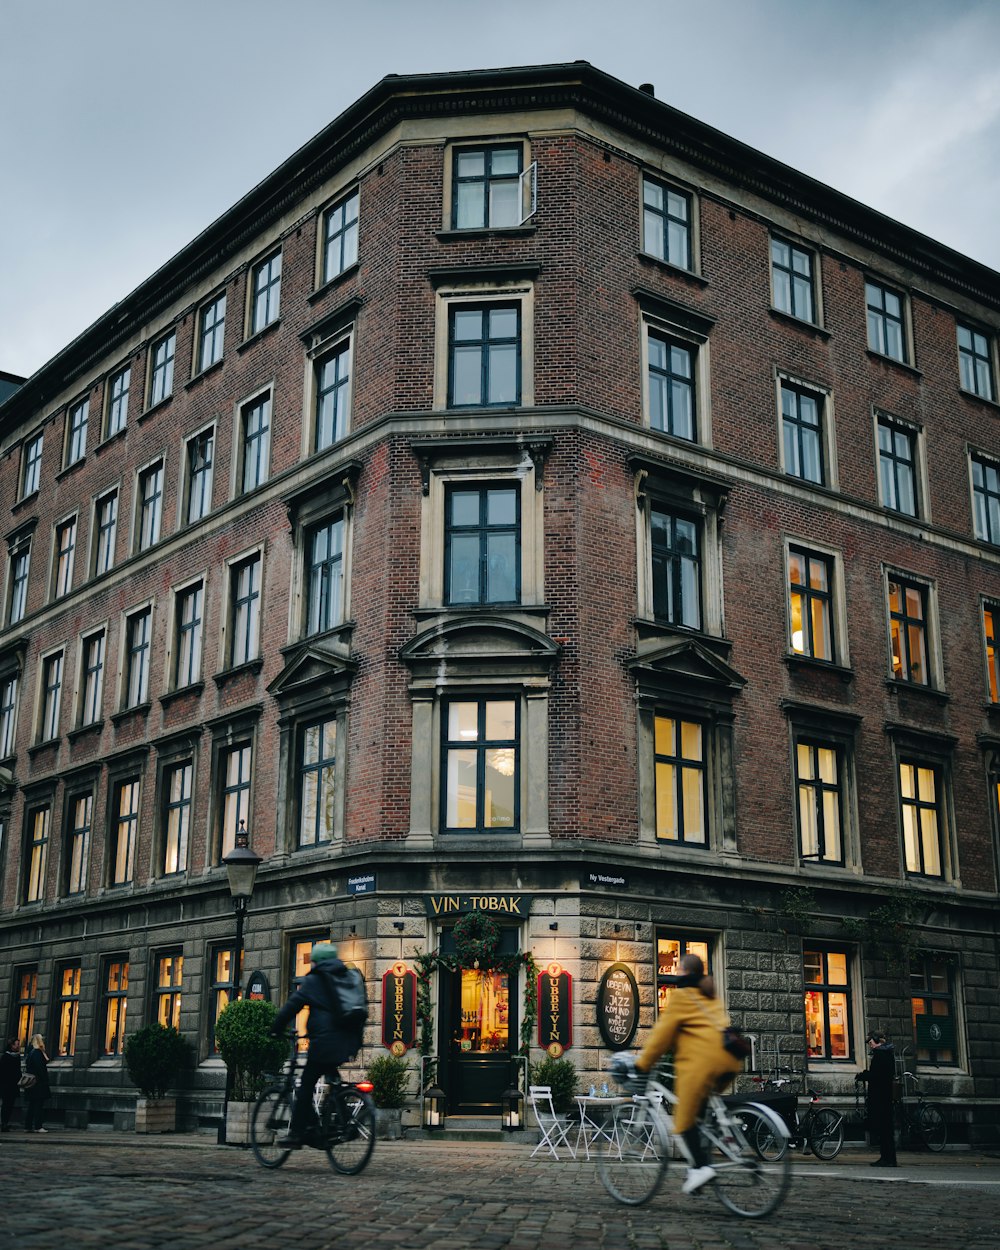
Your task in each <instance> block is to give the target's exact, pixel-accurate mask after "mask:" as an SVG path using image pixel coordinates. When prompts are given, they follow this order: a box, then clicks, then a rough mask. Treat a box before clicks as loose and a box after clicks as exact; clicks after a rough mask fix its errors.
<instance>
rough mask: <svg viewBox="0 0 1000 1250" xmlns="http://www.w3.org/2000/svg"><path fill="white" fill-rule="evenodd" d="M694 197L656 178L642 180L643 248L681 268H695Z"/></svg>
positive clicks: (650, 253) (651, 254)
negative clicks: (693, 244) (693, 256)
mask: <svg viewBox="0 0 1000 1250" xmlns="http://www.w3.org/2000/svg"><path fill="white" fill-rule="evenodd" d="M691 223H692V199H691V196H690V195H689V194H688V193H687V192H686V191H681V190H680V189H679V188H677V187H672V186H668V185H667V184H666V183H663V182H658V181H657V180H656V179H654V178H648V177H644V178H643V180H642V250H643V251H644V252H647V253H648V254H649V255H650V256H655V257H657V258H658V259H659V260H665V261H667V262H668V263H669V264H671V265H676V266H677V267H678V268H679V269H691V268H692V260H691V257H692V252H693V248H692V238H691V234H692V225H691Z"/></svg>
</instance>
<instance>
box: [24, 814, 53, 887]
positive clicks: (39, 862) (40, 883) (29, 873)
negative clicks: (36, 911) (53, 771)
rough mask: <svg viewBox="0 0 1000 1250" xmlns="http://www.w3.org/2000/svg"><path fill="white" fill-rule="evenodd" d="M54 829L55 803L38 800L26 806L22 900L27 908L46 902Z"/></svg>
mask: <svg viewBox="0 0 1000 1250" xmlns="http://www.w3.org/2000/svg"><path fill="white" fill-rule="evenodd" d="M51 826H52V802H51V800H50V799H48V798H46V799H45V800H37V799H36V800H34V801H29V802H27V803H26V804H25V812H24V844H23V845H24V866H23V869H22V872H23V878H22V882H21V900H20V901H21V904H22V905H23V906H26V907H27V906H32V905H40V904H43V903H44V902H45V894H46V888H47V885H48V867H49V842H50V839H51V834H52V828H51Z"/></svg>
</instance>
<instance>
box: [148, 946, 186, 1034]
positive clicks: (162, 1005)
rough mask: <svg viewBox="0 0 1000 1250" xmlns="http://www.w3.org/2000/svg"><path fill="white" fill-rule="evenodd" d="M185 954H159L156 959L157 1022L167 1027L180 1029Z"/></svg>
mask: <svg viewBox="0 0 1000 1250" xmlns="http://www.w3.org/2000/svg"><path fill="white" fill-rule="evenodd" d="M183 976H184V956H183V955H182V954H180V953H179V952H172V953H171V954H169V955H158V956H157V959H156V987H155V988H156V1022H157V1023H158V1024H162V1025H163V1027H164V1028H165V1029H179V1028H180V1023H181V981H182V979H183Z"/></svg>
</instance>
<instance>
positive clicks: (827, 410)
mask: <svg viewBox="0 0 1000 1250" xmlns="http://www.w3.org/2000/svg"><path fill="white" fill-rule="evenodd" d="M777 391H778V460H779V463H780V466H781V471H782V473H784V474H785V475H786V476H787V477H789V478H792V479H794V480H795V481H797V482H802V483H803V484H804V485H805V486H807V487H812V486H820V487H825V488H826V489H828V490H835V489H836V488H837V455H836V437H835V433H834V415H833V392H832V391H831V390H830V389H829V388H828V387H824V386H819V385H817V384H816V383H813V382H807V381H805V380H804V379H802V378H797V377H793V376H792V375H791V374H788V373H785V372H782V371H779V372H778V374H777ZM786 393H787V394H789V395H792V396H794V397H795V413H794V415H792V414H789V413H786V411H785V395H786ZM805 399H808V400H810V401H811V402H812V403H813V404H815V407H816V414H817V421H816V425H815V427H814V428H815V429H816V446H817V447H818V450H819V461H820V464H819V472H820V476H819V478H818V479H817V478H812V477H806V476H805V474H804V473H802V472H797V471H796V469H795V468H794V467H793V466H792V465H791V464H790V463H789V454H788V453H789V447H788V441H787V438H788V433H789V430H790V429H791V432H792V433H793V434H794V435H795V436H796V437H795V451H796V455H797V458H798V460H799V461H800V462H802V460H803V437H804V435H803V431H805V430H806V429H807V428H812V427H810V425H809V423H808V422H807V421H806V420H804V419H803V417H802V401H803V400H805Z"/></svg>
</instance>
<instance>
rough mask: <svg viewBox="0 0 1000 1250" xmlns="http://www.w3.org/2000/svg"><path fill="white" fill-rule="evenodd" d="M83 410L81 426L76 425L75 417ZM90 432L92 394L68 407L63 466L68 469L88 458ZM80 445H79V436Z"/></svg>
mask: <svg viewBox="0 0 1000 1250" xmlns="http://www.w3.org/2000/svg"><path fill="white" fill-rule="evenodd" d="M78 412H82V414H83V418H82V420H81V421H80V423H79V426H75V425H74V417H75V415H76V414H77V413H78ZM89 434H90V394H89V393H88V394H86V395H84V396H83V397H82V398H81V399H78V400H76V401H75V402H74V403H72V404H70V405H69V406H68V407H67V409H66V445H65V449H64V453H63V468H64V469H68V468H70V467H71V466H72V465H74V464H79V463H80V461H81V460H85V459H86V458H87V438H88V435H89ZM78 435H79V436H80V445H79V446H77V441H78V439H77V436H78Z"/></svg>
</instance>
